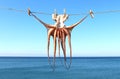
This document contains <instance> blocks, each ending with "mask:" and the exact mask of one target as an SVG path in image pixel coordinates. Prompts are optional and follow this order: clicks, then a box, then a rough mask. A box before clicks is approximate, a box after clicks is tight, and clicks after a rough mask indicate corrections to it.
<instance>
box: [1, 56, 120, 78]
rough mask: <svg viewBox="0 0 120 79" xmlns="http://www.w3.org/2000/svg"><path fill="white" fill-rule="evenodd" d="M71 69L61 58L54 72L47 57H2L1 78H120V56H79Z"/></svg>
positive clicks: (74, 59)
mask: <svg viewBox="0 0 120 79" xmlns="http://www.w3.org/2000/svg"><path fill="white" fill-rule="evenodd" d="M72 60H73V61H72V65H71V68H70V70H67V69H65V67H64V65H63V63H61V61H60V60H59V59H57V60H56V70H55V71H54V72H53V71H52V68H51V67H50V66H49V64H48V60H47V58H40V57H37V58H35V57H31V58H30V57H29V58H27V57H24V58H23V57H19V58H18V57H1V58H0V79H120V58H119V57H94V58H92V57H77V58H73V59H72Z"/></svg>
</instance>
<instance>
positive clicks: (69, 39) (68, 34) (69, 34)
mask: <svg viewBox="0 0 120 79" xmlns="http://www.w3.org/2000/svg"><path fill="white" fill-rule="evenodd" d="M63 29H64V31H65V33H66V34H67V36H68V44H69V48H70V63H69V64H68V65H67V66H66V67H67V69H69V68H70V66H71V63H72V46H71V33H70V32H71V31H70V30H68V29H66V28H63ZM66 64H67V63H66Z"/></svg>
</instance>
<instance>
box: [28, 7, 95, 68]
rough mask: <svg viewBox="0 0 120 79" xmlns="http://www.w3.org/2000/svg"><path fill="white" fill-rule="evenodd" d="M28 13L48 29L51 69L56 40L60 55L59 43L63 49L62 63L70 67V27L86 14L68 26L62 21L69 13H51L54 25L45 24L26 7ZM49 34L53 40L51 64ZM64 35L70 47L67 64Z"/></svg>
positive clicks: (53, 65)
mask: <svg viewBox="0 0 120 79" xmlns="http://www.w3.org/2000/svg"><path fill="white" fill-rule="evenodd" d="M28 14H29V15H31V16H33V17H34V18H35V19H37V20H38V21H39V22H40V23H42V24H43V25H44V26H45V27H46V29H47V30H48V42H47V53H48V61H49V64H50V65H51V67H52V68H53V70H54V69H55V58H56V46H57V42H58V53H59V56H60V44H61V47H62V50H63V55H64V65H65V67H66V68H67V69H69V68H70V66H71V63H72V46H71V32H72V29H73V28H74V27H75V26H77V25H78V24H80V23H81V22H82V21H83V20H85V19H86V18H87V17H88V15H86V16H85V17H83V18H82V19H81V20H80V21H78V22H77V23H75V24H72V25H70V26H65V25H64V22H65V21H66V20H67V19H68V17H69V15H67V14H66V13H64V14H62V15H58V14H56V13H54V14H52V19H53V20H54V21H55V24H54V25H51V24H47V23H45V22H43V21H42V20H40V19H39V18H38V17H37V16H35V15H34V14H33V13H32V12H31V11H30V9H28ZM92 14H93V13H92V11H91V12H90V15H92ZM50 36H52V37H53V42H54V57H53V58H54V59H53V64H51V62H50V56H49V46H50ZM66 37H68V44H69V49H70V63H69V64H67V62H66Z"/></svg>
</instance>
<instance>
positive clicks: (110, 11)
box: [0, 7, 120, 16]
mask: <svg viewBox="0 0 120 79" xmlns="http://www.w3.org/2000/svg"><path fill="white" fill-rule="evenodd" d="M0 9H2V10H9V11H16V12H24V13H27V10H20V9H15V8H3V7H0ZM116 12H120V10H107V11H100V12H94V11H93V13H94V14H105V13H116ZM32 13H35V14H43V15H51V14H52V13H45V12H34V11H33V12H32ZM86 14H88V13H76V14H69V15H70V16H79V15H86Z"/></svg>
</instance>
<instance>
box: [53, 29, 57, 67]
mask: <svg viewBox="0 0 120 79" xmlns="http://www.w3.org/2000/svg"><path fill="white" fill-rule="evenodd" d="M56 37H57V29H56V30H55V31H54V59H53V68H55V57H56V44H57V43H56Z"/></svg>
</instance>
